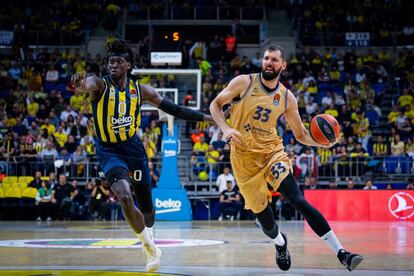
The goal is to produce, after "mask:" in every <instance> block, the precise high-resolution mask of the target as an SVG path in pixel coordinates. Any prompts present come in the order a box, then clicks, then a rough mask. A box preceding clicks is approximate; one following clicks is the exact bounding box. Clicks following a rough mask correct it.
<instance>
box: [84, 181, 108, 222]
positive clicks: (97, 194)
mask: <svg viewBox="0 0 414 276" xmlns="http://www.w3.org/2000/svg"><path fill="white" fill-rule="evenodd" d="M109 196H110V191H109V186H108V183H107V182H106V181H105V180H100V179H96V180H95V186H94V188H93V190H92V193H91V200H90V203H89V210H90V212H91V214H92V217H93V219H94V220H97V219H99V220H105V218H106V212H107V210H108V199H109Z"/></svg>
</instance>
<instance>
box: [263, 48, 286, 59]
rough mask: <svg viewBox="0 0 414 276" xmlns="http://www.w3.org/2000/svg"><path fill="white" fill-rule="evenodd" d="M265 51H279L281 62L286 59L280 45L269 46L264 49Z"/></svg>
mask: <svg viewBox="0 0 414 276" xmlns="http://www.w3.org/2000/svg"><path fill="white" fill-rule="evenodd" d="M265 51H269V52H274V51H280V56H281V57H282V60H285V58H286V56H285V50H284V49H283V47H282V46H280V45H277V44H273V45H270V46H269V47H267V48H266V50H265Z"/></svg>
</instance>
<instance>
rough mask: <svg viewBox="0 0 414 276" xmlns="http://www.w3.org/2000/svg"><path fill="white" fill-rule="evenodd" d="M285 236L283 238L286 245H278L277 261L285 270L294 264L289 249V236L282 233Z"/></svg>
mask: <svg viewBox="0 0 414 276" xmlns="http://www.w3.org/2000/svg"><path fill="white" fill-rule="evenodd" d="M280 234H282V236H283V239H284V240H285V245H283V246H279V245H276V244H275V246H276V263H277V265H278V266H279V268H280V269H281V270H283V271H286V270H289V268H290V265H291V264H292V263H291V261H290V253H289V250H288V249H287V244H288V241H287V237H286V235H285V234H284V233H280Z"/></svg>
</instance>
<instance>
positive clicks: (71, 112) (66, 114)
mask: <svg viewBox="0 0 414 276" xmlns="http://www.w3.org/2000/svg"><path fill="white" fill-rule="evenodd" d="M69 116H72V117H73V118H76V117H77V116H78V114H77V113H76V112H75V111H74V110H73V109H72V106H71V105H67V106H66V109H65V111H63V112H62V114H60V120H61V121H64V122H68V119H69Z"/></svg>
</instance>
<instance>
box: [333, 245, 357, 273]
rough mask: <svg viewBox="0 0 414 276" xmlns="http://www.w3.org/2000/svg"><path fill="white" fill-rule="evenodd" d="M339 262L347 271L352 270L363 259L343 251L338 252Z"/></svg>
mask: <svg viewBox="0 0 414 276" xmlns="http://www.w3.org/2000/svg"><path fill="white" fill-rule="evenodd" d="M337 257H338V259H339V261H340V262H341V263H342V264H343V265H344V266H345V267H346V268H347V269H348V270H349V271H352V270H354V269H355V268H356V267H357V266H358V265H359V264H360V263H361V262H362V260H363V259H364V258H363V257H362V256H361V255H358V254H352V253H350V252H348V251H346V250H345V249H341V250H339V251H338V256H337Z"/></svg>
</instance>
